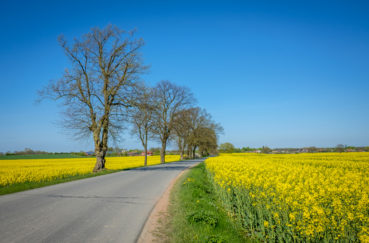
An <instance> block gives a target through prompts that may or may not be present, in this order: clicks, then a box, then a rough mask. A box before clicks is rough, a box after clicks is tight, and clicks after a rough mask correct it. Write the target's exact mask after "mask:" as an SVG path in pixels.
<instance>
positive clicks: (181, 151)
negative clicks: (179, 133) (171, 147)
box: [178, 138, 184, 160]
mask: <svg viewBox="0 0 369 243" xmlns="http://www.w3.org/2000/svg"><path fill="white" fill-rule="evenodd" d="M178 149H179V154H180V156H181V158H180V159H181V160H183V150H184V145H183V142H182V140H181V138H178Z"/></svg>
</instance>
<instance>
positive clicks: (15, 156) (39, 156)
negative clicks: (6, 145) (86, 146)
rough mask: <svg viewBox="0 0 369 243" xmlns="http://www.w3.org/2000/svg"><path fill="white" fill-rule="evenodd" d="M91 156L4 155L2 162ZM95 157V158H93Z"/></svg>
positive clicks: (0, 158)
mask: <svg viewBox="0 0 369 243" xmlns="http://www.w3.org/2000/svg"><path fill="white" fill-rule="evenodd" d="M85 157H91V156H81V155H77V154H68V153H65V154H25V155H3V156H0V160H6V159H67V158H85ZM92 157H93V156H92Z"/></svg>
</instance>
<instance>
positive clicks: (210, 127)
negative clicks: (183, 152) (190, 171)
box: [186, 107, 223, 158]
mask: <svg viewBox="0 0 369 243" xmlns="http://www.w3.org/2000/svg"><path fill="white" fill-rule="evenodd" d="M190 111H191V112H190V121H191V125H190V127H191V128H190V134H189V137H188V138H187V140H186V141H187V143H188V144H187V153H188V156H189V157H192V158H195V153H196V149H197V148H200V152H201V153H202V154H203V155H204V154H205V153H209V152H210V151H215V150H216V147H217V136H218V134H219V133H221V132H222V131H223V128H222V127H221V126H220V125H219V124H217V123H215V122H214V121H213V120H212V118H211V115H210V114H209V113H208V112H206V110H205V109H201V108H199V107H196V108H192V109H190Z"/></svg>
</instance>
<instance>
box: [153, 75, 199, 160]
mask: <svg viewBox="0 0 369 243" xmlns="http://www.w3.org/2000/svg"><path fill="white" fill-rule="evenodd" d="M154 97H155V110H154V112H153V128H152V131H153V133H154V135H155V136H156V137H157V138H158V139H159V140H160V142H161V149H160V162H161V163H165V153H166V147H167V143H168V139H169V137H170V135H172V133H173V128H174V118H175V115H176V113H177V112H178V111H179V110H182V109H185V108H186V107H188V106H189V105H191V104H193V103H194V98H193V95H192V93H191V92H190V91H189V89H188V88H186V87H181V86H177V85H175V84H173V83H171V82H169V81H161V82H159V83H158V84H157V85H156V87H155V88H154Z"/></svg>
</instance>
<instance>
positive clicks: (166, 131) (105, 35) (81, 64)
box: [40, 25, 222, 172]
mask: <svg viewBox="0 0 369 243" xmlns="http://www.w3.org/2000/svg"><path fill="white" fill-rule="evenodd" d="M59 43H60V45H61V47H62V48H63V50H64V52H65V54H66V56H67V57H68V59H69V60H70V63H71V66H70V68H68V69H66V70H65V72H64V75H63V76H62V78H60V79H59V80H56V81H55V80H53V81H51V82H50V83H49V85H48V86H46V87H45V88H44V89H43V90H41V91H40V98H41V99H44V98H50V99H53V100H60V101H62V102H63V103H62V104H63V105H64V107H65V110H64V114H65V119H64V121H63V125H64V127H66V128H67V129H71V130H73V131H74V132H75V135H76V137H78V138H81V137H86V136H89V137H91V136H92V138H93V142H94V154H95V155H96V164H95V167H94V169H93V171H95V172H97V171H100V170H102V169H104V168H105V162H106V160H105V157H106V155H107V152H108V149H109V147H108V143H110V142H109V141H110V140H111V139H113V140H115V139H117V138H118V137H119V136H120V134H122V132H123V131H125V130H126V128H125V126H126V125H127V123H129V124H131V125H132V127H133V129H132V133H133V134H135V135H137V137H138V138H139V140H140V141H141V144H142V146H143V149H144V152H145V162H144V163H145V165H146V164H147V151H148V149H147V148H148V142H149V140H151V139H154V140H156V141H159V142H160V144H161V148H160V160H161V163H165V154H166V148H167V145H168V143H169V142H170V141H175V142H176V143H177V145H178V148H179V151H180V154H181V158H184V157H189V158H194V157H195V156H196V151H199V153H200V154H201V155H203V156H204V155H208V154H210V153H214V152H215V151H216V149H217V136H218V134H219V133H220V132H221V131H222V127H221V126H220V125H219V124H217V123H216V122H214V121H213V120H212V118H211V116H210V114H209V113H207V112H206V111H205V110H204V109H202V108H200V107H197V106H196V105H195V104H196V102H195V99H194V97H193V94H192V92H191V91H190V89H188V88H186V87H182V86H178V85H176V84H174V83H172V82H169V81H161V82H159V83H157V84H156V85H155V86H154V87H150V86H148V85H146V84H145V83H144V82H143V81H142V80H141V78H140V77H141V74H143V73H145V72H146V70H147V69H148V67H147V66H145V65H144V64H143V62H142V58H141V52H140V51H141V48H142V46H143V40H142V39H140V38H135V33H134V32H127V31H123V30H121V29H118V28H117V27H114V26H112V25H109V26H107V27H106V28H104V29H100V28H93V29H92V30H91V31H90V32H89V33H87V34H85V35H83V36H82V37H81V38H79V39H74V41H73V43H71V44H70V43H68V42H67V41H66V40H65V39H64V37H63V36H61V37H60V38H59Z"/></svg>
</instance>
